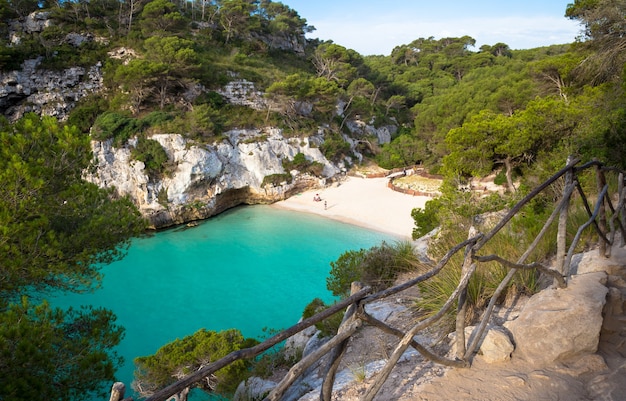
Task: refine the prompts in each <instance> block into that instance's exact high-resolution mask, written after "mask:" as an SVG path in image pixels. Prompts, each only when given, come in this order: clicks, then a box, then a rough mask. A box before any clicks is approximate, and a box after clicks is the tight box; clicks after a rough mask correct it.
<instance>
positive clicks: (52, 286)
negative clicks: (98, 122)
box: [0, 114, 146, 400]
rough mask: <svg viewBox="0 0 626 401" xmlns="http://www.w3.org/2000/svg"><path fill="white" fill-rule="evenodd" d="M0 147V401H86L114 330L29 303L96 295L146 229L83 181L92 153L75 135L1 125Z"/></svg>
mask: <svg viewBox="0 0 626 401" xmlns="http://www.w3.org/2000/svg"><path fill="white" fill-rule="evenodd" d="M0 144H1V146H0V186H2V188H3V191H2V193H1V194H0V282H1V283H2V285H1V286H0V398H2V399H3V400H31V399H41V398H45V399H49V400H67V399H78V400H80V399H88V398H89V397H90V394H93V393H94V392H102V390H103V387H102V386H103V385H106V386H110V381H111V380H113V379H114V373H115V369H116V368H117V367H118V366H119V364H120V358H119V357H118V356H117V355H116V353H115V352H114V351H112V348H113V347H114V346H115V345H117V344H118V343H119V341H120V340H121V338H122V329H121V328H120V327H119V326H117V325H116V324H115V316H114V315H113V314H112V313H111V312H110V311H107V310H104V309H91V308H87V309H80V310H73V309H70V310H67V311H63V310H60V309H58V308H53V307H51V306H49V305H48V304H47V303H46V302H42V303H37V302H39V300H40V299H41V298H42V297H44V296H45V295H46V294H48V293H50V292H52V291H57V292H58V291H74V292H76V291H86V290H89V289H92V288H95V287H97V286H98V284H99V280H100V278H101V277H100V272H99V270H100V267H101V266H102V264H106V263H110V262H111V261H113V260H116V259H119V258H120V257H122V256H123V255H124V251H125V248H126V247H127V246H128V244H129V241H130V238H132V237H133V236H137V235H139V234H140V233H142V232H143V230H144V229H145V227H146V225H145V222H144V220H143V219H142V218H141V217H140V216H139V213H138V211H137V209H136V208H135V207H134V206H133V205H132V204H131V202H130V201H129V200H127V199H125V198H124V199H117V200H114V199H113V193H112V192H111V191H106V190H103V189H99V188H98V187H97V186H96V185H94V184H91V183H87V182H85V181H83V179H82V174H83V171H84V169H85V168H87V167H88V166H89V163H90V162H91V148H90V144H89V139H88V137H86V136H84V135H83V134H82V133H80V131H79V130H78V129H76V128H73V127H70V126H67V125H62V124H59V123H58V122H57V121H56V120H55V119H54V118H52V117H39V116H36V115H34V114H28V115H26V116H24V117H23V118H22V119H20V120H19V121H17V122H16V123H15V124H9V123H8V122H7V121H6V120H2V121H1V122H0ZM32 300H34V301H36V302H35V303H33V301H32Z"/></svg>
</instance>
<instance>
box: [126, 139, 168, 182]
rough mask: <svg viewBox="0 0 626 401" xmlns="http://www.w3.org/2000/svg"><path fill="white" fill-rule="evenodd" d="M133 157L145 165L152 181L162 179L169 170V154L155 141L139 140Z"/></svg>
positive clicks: (132, 154)
mask: <svg viewBox="0 0 626 401" xmlns="http://www.w3.org/2000/svg"><path fill="white" fill-rule="evenodd" d="M131 156H132V157H133V158H134V159H135V160H139V161H142V162H143V163H144V165H145V170H146V173H147V174H148V176H149V177H150V178H151V179H155V178H158V177H161V176H162V175H163V174H164V173H165V171H166V169H167V162H168V160H169V158H168V157H167V153H165V149H163V147H162V146H161V144H160V143H159V142H157V141H155V140H154V139H146V138H139V140H138V141H137V146H136V147H135V148H133V150H132V152H131Z"/></svg>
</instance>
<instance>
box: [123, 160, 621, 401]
mask: <svg viewBox="0 0 626 401" xmlns="http://www.w3.org/2000/svg"><path fill="white" fill-rule="evenodd" d="M579 162H580V160H578V159H573V158H568V162H567V164H566V166H565V167H564V168H563V169H561V170H559V171H558V172H557V173H555V174H554V175H553V176H552V177H550V178H549V179H547V180H546V181H545V182H543V183H542V184H540V185H539V186H537V187H536V188H535V189H533V190H532V191H531V192H530V193H529V194H528V195H526V196H525V197H524V198H523V199H522V200H521V201H519V202H518V203H517V204H516V205H515V206H514V207H513V208H512V209H511V210H510V211H509V212H508V213H507V214H506V215H505V216H504V217H503V218H502V219H501V220H500V221H499V222H498V223H497V224H496V225H495V226H494V227H493V228H492V229H491V230H489V231H488V232H487V233H480V232H479V233H476V234H475V235H471V237H470V238H468V239H467V240H465V241H463V242H462V243H460V244H458V245H456V246H455V247H453V248H452V249H450V250H449V251H448V252H447V253H446V254H445V255H444V256H443V257H442V258H441V259H440V260H439V261H438V262H437V263H436V264H435V265H434V266H433V267H432V268H431V269H430V270H429V271H427V272H425V273H423V274H421V275H420V276H419V277H416V278H414V279H412V280H409V281H406V282H404V283H401V284H398V285H396V286H393V287H390V288H387V289H385V290H382V291H379V292H377V293H374V294H372V293H371V289H370V288H369V287H365V288H361V287H359V286H358V285H357V283H354V285H353V288H352V293H351V295H350V296H349V297H348V298H346V299H344V300H342V301H340V302H338V303H336V304H334V305H333V306H331V307H330V308H328V309H326V310H324V311H323V312H320V313H318V314H316V315H315V316H312V317H310V318H308V319H305V320H303V321H301V322H300V323H298V324H296V325H294V326H292V327H290V328H288V329H286V330H284V331H282V332H280V333H278V334H276V335H274V336H273V337H271V338H269V339H267V340H265V341H263V342H262V343H260V344H258V345H256V346H254V347H251V348H247V349H243V350H239V351H236V352H233V353H231V354H229V355H227V356H226V357H224V358H222V359H219V360H217V361H214V362H212V363H210V364H209V365H207V366H205V367H203V368H202V369H200V370H198V371H197V372H194V373H192V374H190V375H188V376H186V377H185V378H183V379H182V380H179V381H177V382H175V383H173V384H171V385H169V386H167V387H165V388H163V389H161V390H160V391H158V392H156V393H155V394H153V395H152V396H150V397H148V398H147V399H146V401H165V400H168V399H170V398H171V397H173V396H175V395H177V394H181V392H183V391H184V390H185V389H187V388H189V387H191V386H193V385H194V384H195V383H197V382H199V381H201V380H203V379H204V378H205V377H207V376H209V375H211V374H213V373H215V372H216V371H217V370H219V369H221V368H223V367H225V366H227V365H228V364H230V363H233V362H235V361H237V360H240V359H249V358H254V357H256V356H258V355H260V354H261V353H263V352H265V351H266V350H268V349H270V348H271V347H273V346H275V345H276V344H278V343H280V342H281V341H283V340H285V339H287V338H289V337H291V336H293V335H295V334H296V333H299V332H300V331H302V330H304V329H305V328H307V327H310V326H312V325H314V324H316V323H318V322H320V321H322V320H324V319H326V318H328V317H330V316H331V315H333V314H335V313H337V312H339V311H341V310H344V309H346V308H347V311H346V313H345V315H344V320H343V322H342V324H341V326H340V328H339V330H338V333H337V335H336V336H334V337H333V338H332V339H331V340H330V341H329V342H327V343H326V344H325V345H323V346H322V347H320V348H319V349H317V350H316V351H314V352H312V353H311V354H309V355H307V356H306V357H305V358H303V359H302V360H301V361H300V362H298V363H297V364H296V365H294V366H293V367H292V368H291V369H290V371H289V372H288V373H287V375H286V376H285V377H284V378H283V380H282V381H281V382H280V383H279V384H278V385H277V386H276V387H275V388H274V389H273V390H272V391H271V392H270V393H269V395H268V396H267V397H266V398H265V399H266V400H272V401H275V400H280V399H281V397H282V396H283V395H284V393H285V391H287V390H288V389H289V387H290V386H291V385H292V384H293V382H294V381H295V380H296V379H297V378H298V377H299V376H301V375H302V374H303V373H304V372H305V371H306V370H307V368H309V367H310V366H312V365H313V364H314V363H316V362H317V361H318V360H320V359H321V358H322V357H323V356H324V355H326V354H328V353H330V354H331V356H330V357H329V358H328V365H327V368H326V373H325V376H324V379H323V384H322V389H321V392H320V400H322V401H330V400H331V396H332V389H333V384H334V378H335V373H336V371H337V368H338V366H339V363H340V361H341V357H342V356H343V354H344V352H345V347H346V345H347V343H348V341H349V340H350V338H351V336H352V335H353V334H354V333H355V332H356V331H357V329H358V328H359V327H360V326H361V325H362V324H369V325H371V326H372V327H375V328H378V329H380V330H381V331H383V332H385V333H389V334H391V335H393V336H395V337H397V338H398V339H399V341H398V343H397V345H396V346H395V349H394V350H393V352H392V354H391V355H390V357H389V358H388V360H387V362H386V364H385V366H384V367H383V368H382V369H381V371H380V372H378V374H377V375H376V376H375V377H374V379H373V382H372V384H371V385H370V387H369V388H368V389H367V390H366V392H365V394H364V395H363V397H362V401H371V400H373V398H374V397H375V396H376V394H377V393H378V392H379V391H380V389H381V388H382V386H383V385H384V383H385V382H386V381H387V378H388V376H389V374H390V373H391V370H392V369H393V367H394V366H395V365H396V363H397V362H398V360H399V359H400V357H401V355H402V354H403V353H404V352H405V351H406V350H407V348H408V347H413V348H414V349H416V350H417V351H418V352H419V353H420V354H421V355H422V356H423V357H424V358H426V359H429V360H432V361H433V362H435V363H439V364H442V365H447V366H453V367H467V366H470V364H471V360H472V357H473V355H474V353H475V351H476V350H477V348H478V347H479V345H480V341H481V338H482V335H483V333H484V330H485V329H486V327H487V324H488V322H489V321H490V319H491V315H492V313H493V310H494V307H495V305H496V302H497V300H498V298H499V297H500V295H501V294H502V292H503V291H504V289H505V288H506V287H507V285H508V284H509V282H510V280H511V279H512V278H513V276H514V275H515V273H516V272H517V271H518V270H520V269H537V270H538V271H540V272H541V273H543V274H545V275H547V276H550V277H552V278H553V279H554V285H555V286H558V287H565V286H566V285H567V281H568V279H569V276H570V274H571V271H570V270H571V268H570V267H571V262H572V257H573V255H574V252H575V250H576V249H577V246H578V244H579V241H580V239H581V237H582V234H583V232H584V231H585V230H586V229H587V228H589V227H590V226H593V229H594V231H595V232H596V234H597V236H598V251H599V254H600V256H602V257H608V256H610V250H611V247H612V245H613V244H614V241H615V238H616V233H617V229H619V231H620V233H621V238H622V243H621V245H622V246H623V245H624V238H626V229H625V227H626V212H625V207H626V185H625V182H624V177H625V175H624V172H622V171H620V170H619V169H616V168H613V167H607V166H605V165H604V164H603V163H601V162H599V161H597V160H593V161H590V162H588V163H585V164H583V165H581V166H577V165H578V163H579ZM592 168H593V169H595V173H596V181H597V189H596V191H597V197H596V201H595V206H594V207H593V208H592V206H591V205H590V204H589V202H588V197H587V196H586V194H585V192H584V190H583V188H582V186H581V184H580V182H579V180H578V176H579V174H580V173H582V172H586V171H587V170H589V169H592ZM608 173H610V174H616V175H617V192H616V194H614V195H613V196H617V203H616V205H614V203H613V201H614V199H613V198H612V196H611V195H610V194H609V185H607V180H606V174H608ZM558 180H562V181H563V190H562V194H561V199H560V201H559V202H558V203H557V205H556V207H555V209H554V210H553V211H552V213H551V215H550V216H549V217H548V219H547V220H546V221H545V223H544V225H543V227H542V229H541V230H540V232H539V234H538V235H537V236H536V237H535V239H534V240H533V242H532V243H531V244H530V245H529V247H528V248H527V249H526V250H525V251H524V253H523V254H522V255H521V256H520V257H519V258H518V260H517V261H515V262H513V261H509V260H507V259H505V258H503V257H501V256H499V255H496V254H488V255H480V254H479V251H480V250H481V249H482V248H483V246H484V245H485V244H487V243H488V242H489V241H490V240H491V239H492V238H493V237H494V236H495V235H496V234H497V233H498V232H499V231H500V230H502V229H503V228H504V227H505V226H506V225H507V224H508V223H509V222H510V221H511V220H512V219H513V217H514V216H516V215H517V213H519V212H520V210H521V209H522V208H523V207H524V206H525V205H527V204H528V203H529V202H530V201H531V200H533V199H534V198H535V197H536V196H537V195H539V194H540V193H542V192H543V191H545V190H546V189H547V188H548V187H550V186H551V185H553V184H554V183H556V182H557V181H558ZM574 194H577V195H579V196H580V199H581V201H582V204H583V207H584V208H585V210H586V213H587V215H588V219H587V221H586V222H585V223H583V224H582V225H580V226H579V227H578V229H577V231H576V234H575V235H574V237H573V238H572V239H571V241H570V243H569V246H568V243H567V242H568V239H567V235H566V228H567V223H568V219H569V207H570V203H571V202H570V201H571V199H572V197H573V196H574ZM607 215H609V216H610V217H607ZM555 221H556V222H557V239H556V249H555V252H556V254H555V255H556V261H555V264H554V267H553V268H550V267H548V266H546V265H544V264H541V263H538V262H533V263H526V259H527V258H528V257H529V256H530V255H531V254H532V252H533V251H534V250H535V249H536V247H537V246H538V244H539V243H540V241H541V240H542V239H543V238H544V237H545V235H546V233H547V232H548V229H549V228H550V227H551V226H552V225H553V224H554V223H555ZM461 250H464V258H463V265H462V269H461V279H460V281H459V284H458V285H457V287H456V289H455V290H454V292H453V293H452V294H451V295H450V296H449V297H448V299H447V300H446V302H445V304H444V305H443V307H442V308H441V309H440V310H439V311H438V312H437V313H435V314H434V315H432V316H429V317H426V318H424V319H423V320H419V321H417V322H415V324H414V325H413V326H412V327H410V328H409V329H408V330H407V331H405V332H403V331H401V330H399V329H397V328H394V327H391V326H389V325H387V324H386V323H384V322H382V321H380V320H378V319H375V318H374V317H372V316H371V315H369V314H368V313H367V312H366V310H365V305H366V304H368V303H371V302H374V301H377V300H380V299H385V298H387V297H389V296H391V295H394V294H397V293H399V292H402V291H404V290H407V289H409V288H411V287H413V286H415V285H417V284H418V283H420V282H423V281H425V280H427V279H429V278H431V277H433V276H435V275H436V274H438V273H439V272H440V271H441V270H442V269H443V268H444V267H445V266H446V265H447V264H448V263H449V262H450V260H451V259H452V257H453V256H454V255H456V254H458V253H459V252H460V251H461ZM494 261H495V262H497V263H499V264H500V265H501V266H503V267H504V268H507V269H509V271H508V273H507V275H506V276H505V277H504V279H503V280H502V281H501V282H500V284H499V285H498V287H497V288H496V290H495V292H494V294H493V295H492V297H491V298H490V300H489V304H488V305H487V307H486V309H485V311H484V313H483V314H482V318H481V321H480V323H479V324H478V326H477V327H476V328H475V329H474V332H473V333H472V335H471V337H470V341H469V342H468V343H467V347H466V346H465V340H464V338H465V321H466V316H465V314H466V292H467V286H468V283H469V281H470V278H471V277H472V275H473V274H474V272H475V271H476V269H477V267H478V265H479V264H480V263H487V262H494ZM457 301H458V302H457ZM455 303H457V312H456V315H457V320H456V339H457V340H456V344H457V353H456V357H455V359H449V358H446V357H444V356H439V355H437V354H436V353H434V352H433V351H431V350H430V349H428V348H427V347H425V346H423V345H421V344H419V343H418V342H417V341H416V340H415V336H416V335H417V334H418V333H419V332H420V331H422V330H424V329H425V328H427V327H429V326H431V325H432V324H434V323H435V322H437V321H438V320H440V319H441V318H442V317H443V316H444V315H445V314H446V313H447V312H448V311H449V310H450V308H452V306H453V305H454V304H455ZM116 386H118V383H116ZM116 391H117V393H115V394H119V393H120V391H119V386H118V387H117V388H116ZM118 397H119V398H115V399H114V395H113V394H112V395H111V401H119V400H120V399H121V397H123V390H122V391H121V396H118Z"/></svg>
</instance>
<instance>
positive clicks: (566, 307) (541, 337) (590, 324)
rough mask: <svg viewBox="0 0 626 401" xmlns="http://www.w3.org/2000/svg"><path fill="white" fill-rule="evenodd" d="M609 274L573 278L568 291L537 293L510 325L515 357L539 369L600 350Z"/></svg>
mask: <svg viewBox="0 0 626 401" xmlns="http://www.w3.org/2000/svg"><path fill="white" fill-rule="evenodd" d="M606 283H607V275H606V273H605V272H596V273H588V274H582V275H577V276H573V277H572V278H571V280H570V281H569V283H568V285H567V288H557V289H546V290H543V291H541V292H539V293H538V294H535V295H534V296H533V297H531V298H530V299H529V300H528V303H527V304H526V306H525V307H524V309H523V310H522V312H521V313H520V315H519V317H518V318H517V319H515V320H514V321H512V322H510V323H509V324H507V325H506V327H507V328H508V329H509V330H510V331H511V333H512V335H513V339H514V341H515V351H514V353H513V355H514V356H515V357H517V358H521V359H523V360H525V361H527V362H530V363H532V364H534V365H536V366H546V365H554V364H556V363H560V362H561V363H562V362H567V361H569V360H573V359H577V358H581V357H583V356H585V355H588V354H593V353H595V352H596V351H597V350H598V342H599V340H600V328H601V327H602V321H603V317H602V309H603V307H604V304H605V302H606V295H607V293H608V289H607V287H606Z"/></svg>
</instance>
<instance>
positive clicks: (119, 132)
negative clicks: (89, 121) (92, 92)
mask: <svg viewBox="0 0 626 401" xmlns="http://www.w3.org/2000/svg"><path fill="white" fill-rule="evenodd" d="M139 128H140V127H139V123H138V121H137V120H136V119H134V118H132V117H131V116H130V114H129V113H122V112H115V111H110V112H106V113H103V114H101V115H100V116H98V118H97V119H96V121H95V122H94V126H93V130H92V134H91V135H92V137H93V139H95V140H98V141H105V140H107V139H111V138H112V139H113V144H114V146H118V147H119V146H122V145H124V144H126V142H128V140H129V139H130V138H131V137H132V136H133V135H134V134H137V133H138V132H139V131H140V129H139Z"/></svg>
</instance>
